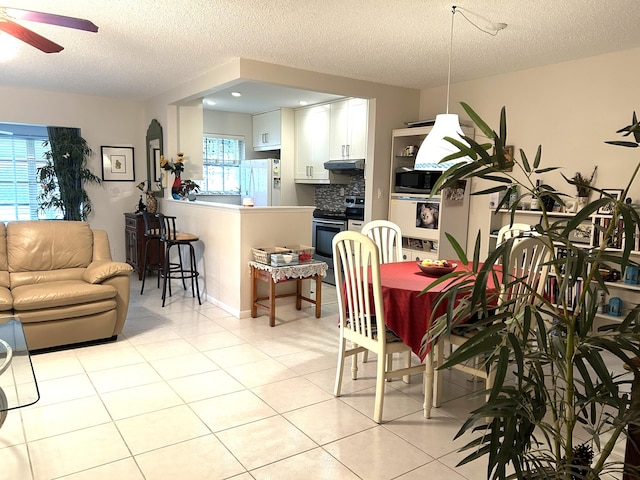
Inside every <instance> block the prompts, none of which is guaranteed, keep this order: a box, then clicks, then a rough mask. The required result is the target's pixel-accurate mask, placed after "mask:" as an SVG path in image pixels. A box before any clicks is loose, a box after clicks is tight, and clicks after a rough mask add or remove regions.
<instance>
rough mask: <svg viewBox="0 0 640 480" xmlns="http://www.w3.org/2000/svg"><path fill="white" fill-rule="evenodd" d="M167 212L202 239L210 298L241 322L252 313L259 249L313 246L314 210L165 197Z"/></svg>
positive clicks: (201, 266)
mask: <svg viewBox="0 0 640 480" xmlns="http://www.w3.org/2000/svg"><path fill="white" fill-rule="evenodd" d="M161 209H162V212H163V213H164V214H165V215H175V216H176V217H177V228H178V229H179V230H180V231H184V232H190V233H193V234H195V235H198V237H199V238H200V241H199V242H197V244H196V245H195V247H196V258H197V261H198V271H199V272H200V275H201V276H202V277H203V278H204V285H202V284H201V287H202V291H203V292H204V297H205V298H206V300H207V301H209V302H211V303H214V304H216V305H218V306H220V307H221V308H223V309H224V310H225V311H227V312H229V313H230V314H231V315H233V316H235V317H237V318H244V317H248V316H250V313H251V274H250V270H249V267H248V264H249V261H250V260H253V255H252V251H251V249H252V248H253V247H273V246H282V245H287V244H290V245H291V244H302V245H311V222H312V218H313V210H314V209H315V207H314V206H301V207H298V206H288V207H242V206H241V205H230V204H224V203H213V202H207V201H198V200H196V201H193V202H190V201H187V200H174V199H165V200H164V201H163V202H162V206H161ZM284 287H287V286H286V285H285V286H284Z"/></svg>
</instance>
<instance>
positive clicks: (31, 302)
mask: <svg viewBox="0 0 640 480" xmlns="http://www.w3.org/2000/svg"><path fill="white" fill-rule="evenodd" d="M11 293H12V294H13V308H14V310H15V311H16V313H18V314H19V313H20V311H23V310H39V309H43V308H52V307H60V306H63V305H78V304H82V303H88V302H97V301H100V300H107V299H110V298H115V296H116V294H117V290H116V288H115V287H113V286H111V285H94V284H91V283H87V282H83V281H76V280H64V281H60V282H51V283H38V284H33V285H21V286H19V287H15V288H13V289H11Z"/></svg>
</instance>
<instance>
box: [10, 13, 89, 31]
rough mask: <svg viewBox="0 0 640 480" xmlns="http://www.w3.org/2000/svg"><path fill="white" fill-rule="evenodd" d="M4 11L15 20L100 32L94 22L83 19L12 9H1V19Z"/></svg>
mask: <svg viewBox="0 0 640 480" xmlns="http://www.w3.org/2000/svg"><path fill="white" fill-rule="evenodd" d="M2 10H4V11H5V12H6V14H7V15H8V16H9V17H11V18H12V19H14V20H27V21H29V22H39V23H48V24H50V25H58V26H60V27H67V28H75V29H77V30H86V31H87V32H97V31H98V27H97V26H96V25H95V24H94V23H93V22H90V21H89V20H84V19H82V18H75V17H66V16H64V15H55V14H53V13H44V12H34V11H32V10H22V9H20V8H10V7H0V17H1V16H2V15H1V12H2Z"/></svg>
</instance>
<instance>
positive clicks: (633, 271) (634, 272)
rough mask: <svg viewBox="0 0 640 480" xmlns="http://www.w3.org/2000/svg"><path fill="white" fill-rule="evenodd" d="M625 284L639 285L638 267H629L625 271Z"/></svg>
mask: <svg viewBox="0 0 640 480" xmlns="http://www.w3.org/2000/svg"><path fill="white" fill-rule="evenodd" d="M624 283H626V284H628V285H637V284H638V267H636V266H633V265H628V266H627V268H626V269H625V270H624Z"/></svg>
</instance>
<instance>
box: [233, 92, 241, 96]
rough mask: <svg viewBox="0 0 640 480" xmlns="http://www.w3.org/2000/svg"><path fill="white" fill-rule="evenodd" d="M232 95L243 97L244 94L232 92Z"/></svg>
mask: <svg viewBox="0 0 640 480" xmlns="http://www.w3.org/2000/svg"><path fill="white" fill-rule="evenodd" d="M231 96H232V97H241V96H242V94H241V93H240V92H231Z"/></svg>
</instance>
